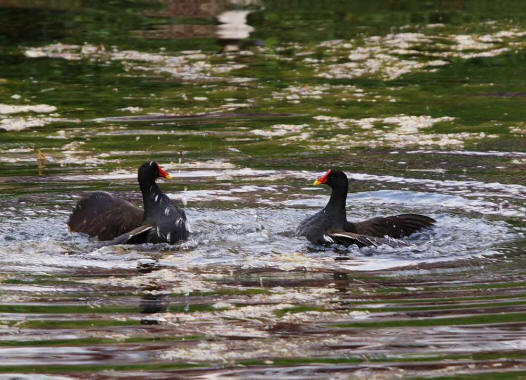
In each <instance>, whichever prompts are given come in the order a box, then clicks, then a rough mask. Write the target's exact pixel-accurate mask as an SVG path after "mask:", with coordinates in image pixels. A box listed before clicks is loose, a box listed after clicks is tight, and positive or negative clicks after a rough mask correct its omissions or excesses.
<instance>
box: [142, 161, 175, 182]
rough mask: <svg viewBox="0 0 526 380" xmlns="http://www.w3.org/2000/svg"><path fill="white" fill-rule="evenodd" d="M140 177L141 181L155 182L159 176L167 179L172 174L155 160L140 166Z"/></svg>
mask: <svg viewBox="0 0 526 380" xmlns="http://www.w3.org/2000/svg"><path fill="white" fill-rule="evenodd" d="M138 177H139V182H153V181H155V180H156V179H157V178H159V177H162V178H167V179H170V178H172V177H171V176H170V174H168V173H167V172H165V171H164V170H163V169H162V168H161V167H160V166H159V164H158V163H157V162H155V161H150V162H145V163H144V164H142V165H141V167H140V168H139V176H138Z"/></svg>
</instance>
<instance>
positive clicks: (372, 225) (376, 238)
mask: <svg viewBox="0 0 526 380" xmlns="http://www.w3.org/2000/svg"><path fill="white" fill-rule="evenodd" d="M321 184H326V185H329V186H330V187H331V188H332V194H331V198H330V199H329V203H327V205H326V206H325V208H324V209H323V210H321V211H319V212H317V213H316V214H314V215H312V216H310V217H308V218H307V219H305V220H304V221H303V222H301V224H300V225H299V227H298V229H297V231H296V233H297V234H298V235H299V236H305V237H306V238H307V239H308V240H309V241H310V242H312V243H315V244H332V243H336V244H343V245H351V244H356V245H357V246H359V247H364V246H370V245H372V246H379V245H382V244H387V245H389V246H391V247H400V246H404V245H407V243H404V242H403V241H401V240H397V239H399V238H401V237H404V236H409V235H411V234H412V233H413V232H416V231H419V230H422V229H424V228H430V227H432V226H433V224H434V223H435V220H434V219H432V218H429V217H427V216H424V215H418V214H402V215H395V216H388V217H376V218H372V219H368V220H365V221H363V222H356V223H353V222H348V221H347V216H346V212H345V203H346V200H347V190H348V188H349V181H348V180H347V176H346V175H345V173H344V172H342V171H339V170H332V169H330V170H328V171H327V172H326V173H325V174H324V175H323V176H321V177H320V178H318V179H317V180H316V181H314V185H321Z"/></svg>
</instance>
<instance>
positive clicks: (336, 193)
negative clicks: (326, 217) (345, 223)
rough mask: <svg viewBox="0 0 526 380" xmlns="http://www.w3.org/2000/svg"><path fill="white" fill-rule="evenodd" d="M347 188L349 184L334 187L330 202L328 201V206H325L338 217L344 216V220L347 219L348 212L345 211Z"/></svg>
mask: <svg viewBox="0 0 526 380" xmlns="http://www.w3.org/2000/svg"><path fill="white" fill-rule="evenodd" d="M347 190H348V185H346V186H339V187H334V188H333V189H332V193H331V198H330V199H329V203H327V206H325V209H326V210H327V211H328V212H330V213H331V214H332V215H335V216H336V217H337V218H343V220H347V214H346V211H345V206H346V202H347Z"/></svg>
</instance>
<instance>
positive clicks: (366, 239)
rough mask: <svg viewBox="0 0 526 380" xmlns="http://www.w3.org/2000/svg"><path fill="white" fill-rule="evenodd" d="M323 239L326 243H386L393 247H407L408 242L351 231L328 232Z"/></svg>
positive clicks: (371, 244)
mask: <svg viewBox="0 0 526 380" xmlns="http://www.w3.org/2000/svg"><path fill="white" fill-rule="evenodd" d="M324 239H325V240H326V241H327V242H328V243H335V244H342V245H353V244H354V245H357V246H358V247H368V246H373V247H378V246H380V245H388V246H390V247H393V248H400V247H407V246H408V244H407V243H405V242H403V241H401V240H397V239H392V238H380V237H375V236H366V235H360V234H355V233H353V232H345V231H338V232H328V233H327V234H326V235H325V236H324Z"/></svg>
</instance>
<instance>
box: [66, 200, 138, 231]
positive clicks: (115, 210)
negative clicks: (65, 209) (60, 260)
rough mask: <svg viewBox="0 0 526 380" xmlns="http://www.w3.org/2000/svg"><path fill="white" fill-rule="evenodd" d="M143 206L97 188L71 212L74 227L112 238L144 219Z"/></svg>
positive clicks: (72, 229) (71, 223)
mask: <svg viewBox="0 0 526 380" xmlns="http://www.w3.org/2000/svg"><path fill="white" fill-rule="evenodd" d="M143 214H144V213H143V210H141V209H139V208H137V207H135V206H133V205H132V204H131V203H130V202H128V201H125V200H123V199H119V198H115V197H113V196H112V195H111V194H108V193H105V192H101V191H97V192H94V193H90V194H87V195H85V196H83V197H82V198H81V199H80V200H79V201H78V202H77V205H76V206H75V209H74V210H73V212H72V213H71V215H70V216H69V220H68V226H69V229H70V230H71V231H74V232H83V233H85V234H88V235H89V236H97V237H98V238H99V240H111V239H114V238H115V237H117V236H119V235H122V234H123V233H125V232H128V231H131V230H133V229H134V228H136V227H138V226H140V225H141V223H142V219H143Z"/></svg>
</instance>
